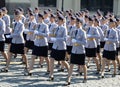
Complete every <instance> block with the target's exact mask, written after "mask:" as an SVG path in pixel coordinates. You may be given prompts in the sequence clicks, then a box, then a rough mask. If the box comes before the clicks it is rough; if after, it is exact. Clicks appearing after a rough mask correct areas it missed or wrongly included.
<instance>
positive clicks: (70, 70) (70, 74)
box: [67, 64, 74, 82]
mask: <svg viewBox="0 0 120 87" xmlns="http://www.w3.org/2000/svg"><path fill="white" fill-rule="evenodd" d="M73 67H74V65H73V64H70V69H69V72H68V79H67V82H71V76H72V72H73Z"/></svg>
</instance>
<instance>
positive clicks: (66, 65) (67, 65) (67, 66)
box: [61, 61, 70, 71]
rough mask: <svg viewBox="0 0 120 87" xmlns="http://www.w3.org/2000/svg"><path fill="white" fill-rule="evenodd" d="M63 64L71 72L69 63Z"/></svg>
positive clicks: (64, 62)
mask: <svg viewBox="0 0 120 87" xmlns="http://www.w3.org/2000/svg"><path fill="white" fill-rule="evenodd" d="M61 63H62V64H63V65H64V66H65V67H66V68H67V70H68V71H69V68H70V66H69V64H68V62H66V61H61Z"/></svg>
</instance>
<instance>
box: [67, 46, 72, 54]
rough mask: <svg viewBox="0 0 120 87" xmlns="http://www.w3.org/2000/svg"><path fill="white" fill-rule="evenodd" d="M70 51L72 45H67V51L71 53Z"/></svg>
mask: <svg viewBox="0 0 120 87" xmlns="http://www.w3.org/2000/svg"><path fill="white" fill-rule="evenodd" d="M71 51H72V46H67V53H68V54H71Z"/></svg>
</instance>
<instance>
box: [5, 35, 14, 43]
mask: <svg viewBox="0 0 120 87" xmlns="http://www.w3.org/2000/svg"><path fill="white" fill-rule="evenodd" d="M6 35H10V33H9V34H4V36H5V43H7V44H10V43H11V41H12V38H6Z"/></svg>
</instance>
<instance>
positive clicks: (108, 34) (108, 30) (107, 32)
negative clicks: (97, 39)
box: [106, 30, 110, 38]
mask: <svg viewBox="0 0 120 87" xmlns="http://www.w3.org/2000/svg"><path fill="white" fill-rule="evenodd" d="M109 34H110V30H108V32H107V36H106V38H108V37H109Z"/></svg>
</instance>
